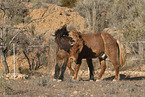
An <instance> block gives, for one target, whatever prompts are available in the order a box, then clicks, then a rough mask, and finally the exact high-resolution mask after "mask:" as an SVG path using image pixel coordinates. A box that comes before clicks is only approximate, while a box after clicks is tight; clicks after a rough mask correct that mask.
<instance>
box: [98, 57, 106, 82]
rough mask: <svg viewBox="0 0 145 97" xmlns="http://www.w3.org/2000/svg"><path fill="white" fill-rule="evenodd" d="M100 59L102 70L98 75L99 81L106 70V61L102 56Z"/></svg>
mask: <svg viewBox="0 0 145 97" xmlns="http://www.w3.org/2000/svg"><path fill="white" fill-rule="evenodd" d="M99 60H100V65H101V72H100V74H99V76H98V78H97V80H96V81H99V80H100V79H101V78H102V76H103V74H104V72H105V69H106V62H105V60H103V59H101V58H99Z"/></svg>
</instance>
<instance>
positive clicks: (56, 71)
mask: <svg viewBox="0 0 145 97" xmlns="http://www.w3.org/2000/svg"><path fill="white" fill-rule="evenodd" d="M59 72H60V67H59V65H58V63H56V65H55V74H54V79H57V78H58V76H59Z"/></svg>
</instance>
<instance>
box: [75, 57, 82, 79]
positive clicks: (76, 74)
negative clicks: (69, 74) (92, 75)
mask: <svg viewBox="0 0 145 97" xmlns="http://www.w3.org/2000/svg"><path fill="white" fill-rule="evenodd" d="M81 62H82V59H79V60H78V61H77V62H76V64H75V69H74V72H75V74H74V77H73V79H77V76H78V71H79V68H80V66H81Z"/></svg>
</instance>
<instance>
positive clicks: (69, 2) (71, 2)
mask: <svg viewBox="0 0 145 97" xmlns="http://www.w3.org/2000/svg"><path fill="white" fill-rule="evenodd" d="M60 3H61V6H63V7H74V6H75V3H76V0H61V1H60Z"/></svg>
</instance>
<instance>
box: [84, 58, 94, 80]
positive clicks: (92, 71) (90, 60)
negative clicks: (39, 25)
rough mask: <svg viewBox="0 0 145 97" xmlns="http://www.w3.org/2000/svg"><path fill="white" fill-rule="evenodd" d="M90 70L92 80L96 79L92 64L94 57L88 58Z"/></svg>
mask: <svg viewBox="0 0 145 97" xmlns="http://www.w3.org/2000/svg"><path fill="white" fill-rule="evenodd" d="M86 60H87V64H88V67H89V70H90V80H94V66H93V64H92V59H86Z"/></svg>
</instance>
